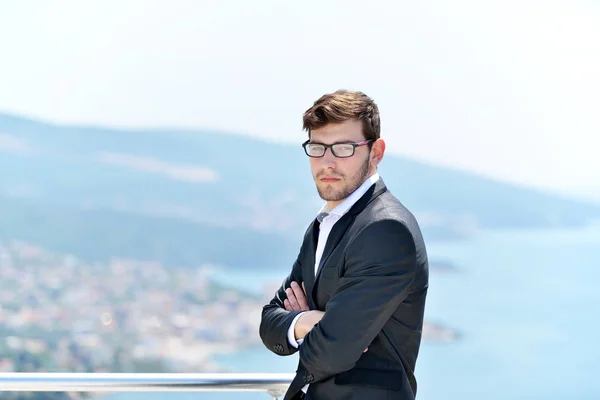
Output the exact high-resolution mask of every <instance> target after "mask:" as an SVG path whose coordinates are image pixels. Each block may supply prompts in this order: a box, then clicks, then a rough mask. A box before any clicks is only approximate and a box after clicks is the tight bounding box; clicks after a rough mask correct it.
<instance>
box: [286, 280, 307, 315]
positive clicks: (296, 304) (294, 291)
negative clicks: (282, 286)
mask: <svg viewBox="0 0 600 400" xmlns="http://www.w3.org/2000/svg"><path fill="white" fill-rule="evenodd" d="M285 294H286V295H287V299H285V300H284V301H283V305H284V306H285V309H286V310H288V311H308V310H309V308H308V302H307V301H306V288H305V287H304V282H302V288H300V285H298V284H297V283H296V282H292V283H291V284H290V288H288V289H286V290H285Z"/></svg>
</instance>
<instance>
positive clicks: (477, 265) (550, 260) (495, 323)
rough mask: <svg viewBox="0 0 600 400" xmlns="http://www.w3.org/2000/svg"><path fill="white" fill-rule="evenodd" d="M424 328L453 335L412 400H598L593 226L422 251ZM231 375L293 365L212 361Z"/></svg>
mask: <svg viewBox="0 0 600 400" xmlns="http://www.w3.org/2000/svg"><path fill="white" fill-rule="evenodd" d="M427 248H428V253H429V256H430V259H442V260H445V261H450V262H452V263H453V264H454V265H455V266H456V271H439V272H438V271H436V270H434V269H432V271H431V275H430V288H429V294H428V300H427V308H426V320H428V321H431V322H436V323H439V324H442V325H444V326H446V327H449V328H452V329H455V330H456V331H458V333H459V334H460V339H459V340H458V341H455V342H448V343H442V342H437V343H436V342H424V343H423V344H422V347H421V351H420V355H419V358H418V361H417V368H416V377H417V382H418V393H417V399H419V400H452V399H460V400H507V399H518V400H528V399H531V400H534V399H535V400H538V399H539V400H542V399H543V400H566V399H577V400H588V399H589V400H592V399H593V400H598V399H600V221H598V222H596V223H593V224H591V225H589V226H587V227H585V228H577V229H575V228H573V229H564V228H561V229H531V230H493V231H484V232H480V233H479V234H477V235H475V236H473V237H472V238H470V239H467V240H462V241H455V242H433V241H432V242H428V243H427ZM287 272H288V271H287V269H282V271H280V272H272V271H256V270H247V271H242V272H240V271H239V270H237V269H236V270H235V273H234V272H233V271H228V270H221V271H219V272H218V273H215V275H214V278H216V279H220V280H222V281H223V282H225V283H227V284H231V283H232V279H231V277H232V276H235V277H236V279H235V282H237V283H238V284H239V285H240V287H242V288H244V289H248V288H249V287H257V288H258V287H262V285H263V284H264V282H265V281H266V280H271V281H272V280H275V281H278V282H280V281H281V280H282V279H283V277H284V276H285V275H286V274H287ZM215 360H216V361H217V362H218V363H220V364H221V365H222V366H224V367H227V368H229V369H231V370H233V371H235V372H287V373H293V372H294V371H295V368H296V362H297V356H289V357H280V356H277V355H275V354H273V353H271V352H270V351H268V350H267V349H266V348H264V347H256V348H251V349H247V350H243V351H240V352H238V353H235V354H228V355H222V356H219V357H217V358H216V359H215ZM102 398H103V399H105V400H141V399H163V398H169V399H173V400H191V399H194V400H203V399H215V400H238V399H239V400H241V399H252V400H261V399H262V400H269V399H270V396H269V395H267V394H266V393H237V392H235V393H222V392H220V393H158V392H155V393H114V394H108V395H104V396H102Z"/></svg>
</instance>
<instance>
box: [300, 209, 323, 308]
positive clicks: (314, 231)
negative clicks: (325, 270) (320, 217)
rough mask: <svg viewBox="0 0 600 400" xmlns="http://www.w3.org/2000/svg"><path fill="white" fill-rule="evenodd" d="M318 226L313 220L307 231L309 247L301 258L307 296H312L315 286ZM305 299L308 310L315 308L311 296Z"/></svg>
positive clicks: (317, 222)
mask: <svg viewBox="0 0 600 400" xmlns="http://www.w3.org/2000/svg"><path fill="white" fill-rule="evenodd" d="M319 226H320V224H319V221H317V219H316V218H315V220H314V221H313V223H312V226H311V227H310V229H309V230H308V231H309V235H311V236H310V237H309V238H308V242H309V245H308V246H307V247H308V250H307V254H305V255H304V257H303V264H302V269H303V271H302V276H303V279H304V285H305V287H306V293H307V294H308V293H311V294H312V292H313V287H314V286H315V257H316V254H315V253H316V251H317V240H319ZM306 297H307V300H308V303H309V304H308V305H309V307H310V309H311V310H313V309H314V308H315V302H314V300H313V297H312V295H307V296H306Z"/></svg>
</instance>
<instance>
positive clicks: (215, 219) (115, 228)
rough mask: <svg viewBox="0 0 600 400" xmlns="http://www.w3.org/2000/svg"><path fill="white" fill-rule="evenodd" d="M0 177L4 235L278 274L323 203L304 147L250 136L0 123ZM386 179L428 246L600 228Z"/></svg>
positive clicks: (453, 177) (399, 162)
mask: <svg viewBox="0 0 600 400" xmlns="http://www.w3.org/2000/svg"><path fill="white" fill-rule="evenodd" d="M2 135H3V136H2ZM2 138H4V141H2ZM3 143H4V147H3ZM0 169H1V170H4V171H11V173H10V174H3V176H2V179H0V203H1V204H2V207H0V208H1V209H3V210H4V212H0V238H2V237H3V238H5V239H10V238H11V237H13V238H15V239H20V240H25V241H29V242H32V240H33V242H34V243H35V241H36V240H37V241H38V242H39V244H40V245H43V246H45V247H49V248H50V249H51V250H60V251H63V252H69V251H72V252H75V253H76V255H77V256H80V257H82V258H84V259H85V256H86V255H87V256H89V257H92V255H93V257H100V258H102V257H110V256H122V255H124V254H127V255H129V256H132V257H133V256H134V257H142V258H143V256H152V257H157V258H158V259H159V261H162V262H165V263H174V264H178V265H179V264H186V265H198V264H201V263H204V262H211V263H216V264H219V263H221V264H227V265H240V264H243V265H252V266H256V265H261V264H268V265H270V266H275V265H280V264H281V263H282V262H284V260H289V259H291V258H294V257H295V254H294V253H295V251H296V250H295V249H296V248H299V242H298V241H299V237H300V236H301V235H302V233H303V232H304V231H305V229H306V226H307V225H308V223H309V222H310V221H311V220H312V219H313V218H314V215H315V213H316V211H317V210H318V208H319V207H320V205H321V203H322V200H321V199H319V198H318V196H317V194H316V190H315V187H314V182H313V181H312V178H311V175H310V169H309V166H308V162H307V159H306V156H305V155H304V153H303V152H302V150H301V148H300V145H299V144H298V145H297V146H294V145H290V144H287V143H281V142H273V141H269V140H265V139H260V138H253V137H252V138H251V137H247V136H244V135H242V134H237V135H236V134H228V133H223V132H220V133H215V132H210V131H203V130H184V131H182V130H180V129H173V130H168V129H163V128H161V129H132V130H127V129H109V128H103V127H93V126H88V127H81V126H76V125H71V126H66V125H61V124H47V123H44V122H39V121H36V120H32V119H27V118H22V117H18V116H10V115H7V114H2V113H0ZM379 171H380V173H381V175H382V178H383V179H384V181H385V183H386V185H387V186H388V188H389V189H390V190H391V191H392V192H393V193H394V194H395V195H396V196H397V197H398V198H399V199H400V200H401V201H402V202H403V203H404V204H405V205H406V206H407V207H408V208H409V209H411V210H412V211H413V212H414V213H415V214H416V215H417V217H418V219H419V222H420V223H421V225H422V229H423V231H424V235H425V236H426V238H427V239H428V240H456V239H460V238H462V237H465V236H468V235H472V234H476V232H477V231H478V230H479V229H495V228H529V227H557V226H581V225H584V224H586V223H587V222H589V221H590V220H593V219H597V218H600V206H598V205H596V204H592V203H589V202H586V201H583V200H579V199H570V198H565V197H564V196H560V195H555V194H549V193H546V192H543V191H540V190H538V189H535V188H526V187H525V188H523V187H520V186H518V185H514V184H510V183H506V182H501V181H495V180H492V179H488V178H485V177H482V176H479V175H477V174H473V173H466V172H463V171H460V170H455V169H448V168H444V167H440V166H435V165H430V164H426V163H423V162H420V161H415V160H413V159H409V158H405V157H401V156H397V155H395V154H389V155H386V158H385V159H384V161H383V163H382V164H381V166H380V168H379ZM31 215H36V218H37V222H35V221H32V218H31ZM57 215H58V216H61V218H62V220H61V219H60V218H57V217H56V216H57ZM75 216H76V217H75ZM105 220H106V221H111V225H110V226H107V225H106V224H105V222H104V221H105ZM34 222H35V224H38V225H35V224H34ZM40 224H41V225H40ZM17 232H18V234H19V237H18V238H17V237H14V236H15V235H16V233H17ZM54 232H58V234H55V233H54ZM73 232H79V234H78V235H79V236H77V235H74V234H73ZM99 232H108V234H109V236H107V237H106V238H104V239H103V238H102V236H101V235H100V233H99ZM119 232H122V233H121V234H120V235H119ZM157 232H158V233H157ZM151 233H152V234H151ZM11 235H12V236H11ZM99 235H100V236H99ZM190 238H192V239H193V240H191V239H190ZM194 240H195V241H194ZM200 241H205V242H206V243H208V244H207V245H206V246H204V245H200V244H197V243H199V242H200ZM89 242H94V243H95V245H96V247H97V248H95V249H92V248H90V246H89ZM202 243H204V242H202ZM249 243H251V244H252V245H248V244H249ZM53 246H58V248H56V247H53ZM194 248H195V249H194ZM232 248H234V249H238V250H236V251H234V252H232V251H231V249H232ZM255 253H260V254H255Z"/></svg>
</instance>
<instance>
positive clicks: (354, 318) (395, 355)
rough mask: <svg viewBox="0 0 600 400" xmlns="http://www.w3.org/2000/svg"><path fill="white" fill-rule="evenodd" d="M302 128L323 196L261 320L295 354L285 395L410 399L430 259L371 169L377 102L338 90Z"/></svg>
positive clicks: (276, 347)
mask: <svg viewBox="0 0 600 400" xmlns="http://www.w3.org/2000/svg"><path fill="white" fill-rule="evenodd" d="M303 125H304V129H305V130H306V131H307V132H308V137H309V140H308V141H306V142H305V143H304V144H303V147H304V150H305V152H306V154H307V155H308V156H309V160H310V166H311V169H312V174H313V178H314V180H315V183H316V186H317V191H318V193H319V195H320V196H321V198H322V199H323V200H325V201H326V204H324V205H323V207H322V209H321V211H320V212H319V214H318V216H317V218H316V219H315V220H314V221H313V222H312V223H311V224H310V226H309V227H308V229H307V231H306V233H305V235H304V241H303V243H302V246H301V249H300V253H299V255H298V258H297V259H296V262H295V263H294V265H293V267H292V271H291V274H290V275H289V276H288V277H287V278H286V279H285V280H284V282H283V284H282V286H281V288H280V289H279V290H278V291H277V293H276V294H275V296H274V297H273V299H272V300H271V302H270V303H269V304H267V305H266V306H265V307H264V308H263V312H262V318H261V324H260V336H261V339H262V341H263V343H264V344H265V346H267V348H269V349H270V350H271V351H273V352H275V353H276V354H279V355H284V356H285V355H290V354H294V353H296V352H299V364H298V369H297V371H296V376H295V378H294V379H293V381H292V383H291V384H290V386H289V388H288V391H287V393H286V395H285V398H284V399H285V400H291V399H303V398H305V399H307V400H328V399H332V400H334V399H335V400H341V399H361V400H364V399H368V400H379V399H398V400H408V399H414V398H415V396H416V391H417V384H416V380H415V376H414V370H415V364H416V359H417V355H418V352H419V346H420V342H421V331H422V327H423V313H424V308H425V298H426V294H427V288H428V279H429V267H428V261H427V253H426V249H425V245H424V243H423V238H422V236H421V232H420V228H419V225H418V223H417V221H416V220H415V218H414V216H413V215H412V214H411V212H410V211H409V210H407V209H406V208H405V207H404V206H403V205H402V204H401V203H400V202H399V201H398V200H397V199H396V198H395V197H394V196H393V195H392V194H391V193H390V191H389V190H388V189H387V188H386V186H385V184H384V182H383V179H382V178H381V177H379V174H378V173H377V166H378V165H379V163H380V162H381V160H382V159H383V155H384V152H385V142H384V141H383V139H381V138H380V119H379V110H378V107H377V105H376V104H375V103H374V102H373V101H372V100H371V99H370V98H369V97H368V96H366V95H365V94H364V93H361V92H351V91H344V90H339V91H337V92H335V93H332V94H326V95H324V96H322V97H321V98H320V99H318V100H317V101H316V102H315V103H314V105H313V106H312V107H310V108H309V109H308V110H307V111H306V112H305V113H304V116H303Z"/></svg>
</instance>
